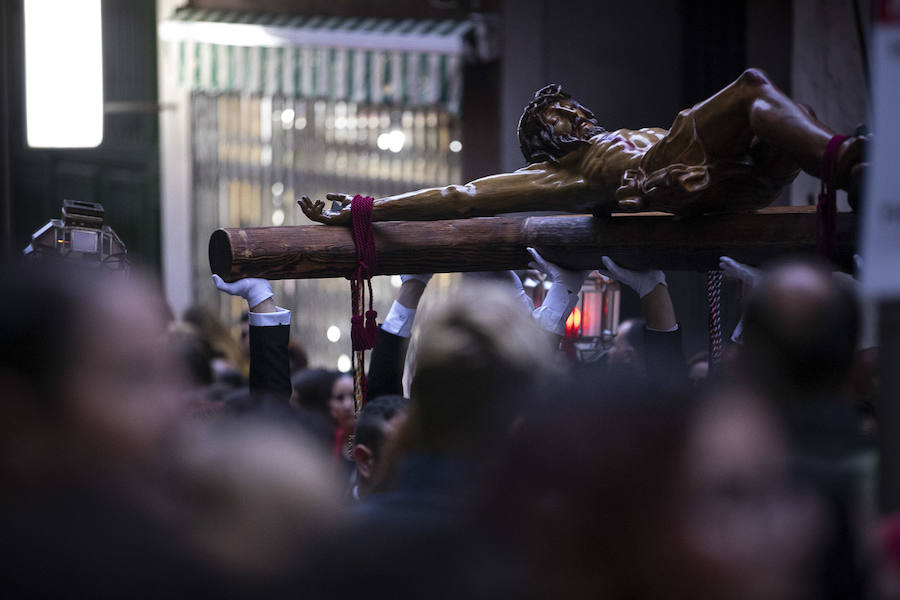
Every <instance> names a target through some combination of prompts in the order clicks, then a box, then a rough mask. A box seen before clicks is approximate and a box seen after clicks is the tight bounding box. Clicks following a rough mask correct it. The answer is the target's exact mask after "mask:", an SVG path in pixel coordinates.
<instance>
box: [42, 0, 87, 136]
mask: <svg viewBox="0 0 900 600" xmlns="http://www.w3.org/2000/svg"><path fill="white" fill-rule="evenodd" d="M24 15H25V19H24V21H25V123H26V131H27V138H28V145H29V146H31V147H33V148H94V147H96V146H99V145H100V143H101V142H102V141H103V37H102V31H101V25H100V0H25V4H24Z"/></svg>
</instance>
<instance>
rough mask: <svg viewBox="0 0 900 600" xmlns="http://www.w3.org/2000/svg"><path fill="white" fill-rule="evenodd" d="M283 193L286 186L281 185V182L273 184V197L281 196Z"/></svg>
mask: <svg viewBox="0 0 900 600" xmlns="http://www.w3.org/2000/svg"><path fill="white" fill-rule="evenodd" d="M283 193H284V184H283V183H281V182H280V181H276V182H275V183H273V184H272V195H273V196H280V195H281V194H283Z"/></svg>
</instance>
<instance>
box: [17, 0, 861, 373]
mask: <svg viewBox="0 0 900 600" xmlns="http://www.w3.org/2000/svg"><path fill="white" fill-rule="evenodd" d="M25 2H27V0H9V1H6V2H3V3H2V5H0V27H2V32H3V35H2V47H0V52H2V55H0V69H2V71H0V81H2V87H3V93H2V94H0V175H2V177H0V198H2V204H0V222H2V230H0V235H2V247H3V249H4V252H5V253H7V254H12V253H18V252H21V251H22V249H23V248H24V247H25V246H26V245H27V243H28V241H29V238H30V235H31V233H32V232H33V231H34V230H35V229H36V228H37V227H39V226H40V225H41V224H42V223H44V222H46V221H47V220H48V219H50V218H53V217H55V216H56V215H58V214H59V210H60V206H61V203H62V200H63V199H64V198H69V199H73V200H82V201H87V202H100V203H102V204H103V206H104V208H105V210H106V219H105V222H106V223H107V224H109V225H111V226H112V227H113V228H114V229H115V231H116V232H117V233H118V234H119V236H120V237H121V238H122V240H123V241H124V242H125V244H126V245H127V247H128V249H129V253H130V255H131V258H132V260H135V261H137V262H140V263H143V264H145V265H147V266H148V267H149V268H151V269H153V270H156V271H158V272H159V273H160V276H161V279H162V281H163V283H164V286H165V290H166V294H167V297H168V299H169V302H170V303H171V305H172V307H173V309H174V310H175V312H176V313H180V312H181V311H182V310H183V309H184V308H186V307H187V306H188V305H190V304H192V303H194V302H201V303H203V304H206V305H209V306H214V307H217V309H218V310H219V312H220V314H221V315H222V316H223V317H224V318H225V319H226V320H227V322H229V323H233V322H235V321H236V320H237V318H238V316H239V315H238V311H239V310H240V304H239V303H231V302H230V301H229V299H226V298H223V297H222V296H221V295H220V294H219V293H218V292H217V291H216V290H215V288H214V287H213V286H212V284H211V283H210V281H209V268H208V262H207V257H206V248H207V246H206V244H207V240H208V238H209V235H210V233H211V232H212V231H213V230H214V229H215V228H217V227H224V226H279V225H296V224H303V223H304V222H306V219H305V217H304V216H303V215H302V213H301V212H300V210H299V208H298V207H297V206H296V202H295V200H296V198H297V197H299V196H301V195H309V196H311V197H315V198H322V197H324V194H325V193H326V192H329V191H335V192H346V193H362V194H368V195H372V196H376V197H377V196H381V195H385V194H391V193H397V192H401V191H407V190H411V189H416V188H420V187H427V186H432V185H443V184H447V183H459V182H464V181H467V180H470V179H473V178H475V177H479V176H482V175H486V174H489V173H494V172H498V171H500V170H513V169H516V168H518V167H520V166H522V165H523V159H522V157H521V154H520V153H519V150H518V142H517V139H516V135H515V131H516V122H517V120H518V117H519V114H520V112H521V109H522V107H523V105H524V104H525V103H527V101H528V100H529V99H530V98H531V95H532V94H533V93H534V91H535V90H536V89H538V88H540V87H541V86H542V85H544V84H546V83H548V82H551V81H555V82H559V83H562V84H563V85H564V86H565V87H566V89H568V90H569V91H570V92H572V93H573V94H574V95H575V96H576V97H578V98H579V99H581V101H582V102H584V103H585V104H586V105H587V106H589V107H590V108H591V109H592V110H593V111H594V112H595V114H596V115H597V117H598V119H599V120H600V122H601V123H602V124H603V125H604V126H605V127H607V128H608V129H616V128H620V127H629V128H637V127H643V126H663V127H666V126H668V125H669V124H670V123H671V121H672V119H673V118H674V117H675V115H676V114H677V112H678V111H679V110H681V109H682V108H685V107H687V106H690V105H691V104H693V103H695V102H697V101H698V100H700V99H703V98H705V97H706V96H708V95H709V94H711V93H713V92H715V91H716V90H718V89H720V88H721V87H723V86H724V85H726V84H727V83H729V82H730V81H732V80H733V79H735V78H736V77H737V75H738V74H739V73H740V72H741V71H742V70H743V69H744V68H745V67H747V66H757V67H762V68H764V69H765V70H767V71H768V72H769V74H770V75H771V77H772V78H773V80H774V81H776V82H777V83H778V85H779V86H780V87H782V88H783V89H784V90H785V91H787V92H788V93H789V94H790V95H792V96H793V97H794V98H796V99H797V100H799V101H801V102H806V103H809V104H811V105H812V106H813V107H814V108H815V109H816V111H817V112H818V114H819V115H820V117H822V118H823V120H824V121H826V122H828V123H830V124H833V125H834V126H835V127H836V128H837V129H838V130H841V131H852V130H853V129H854V128H856V126H857V125H859V124H860V123H862V122H863V121H864V119H865V114H866V107H867V102H868V98H867V92H866V90H867V81H866V75H865V67H864V64H865V63H864V61H865V56H864V52H862V51H861V48H862V47H863V45H862V44H861V42H862V40H864V39H865V37H866V36H867V27H868V23H869V17H870V15H869V11H868V2H865V1H850V2H848V1H846V0H821V1H820V0H735V1H733V2H718V1H715V0H646V1H644V2H620V1H612V0H607V1H596V0H594V1H588V0H557V1H554V2H551V1H550V0H517V1H512V0H482V1H479V0H392V1H390V2H388V1H383V2H372V1H364V0H330V1H325V0H255V1H252V2H251V1H249V0H192V1H189V2H185V1H184V0H102V2H101V5H102V36H103V65H102V66H103V91H104V134H103V141H102V143H101V144H100V145H99V146H98V147H96V148H91V149H37V148H31V147H29V146H28V143H27V140H26V136H25V130H24V123H25V120H24V118H23V114H24V93H23V90H24V66H23V60H22V55H23V47H24V45H23V44H24V33H25V32H24V21H23V7H24V5H25ZM48 51H50V52H59V53H64V52H66V48H65V47H54V48H51V49H48ZM65 102H66V93H65V90H59V103H60V105H62V104H63V103H65ZM816 193H817V182H815V181H813V180H811V179H810V178H807V177H805V176H801V178H799V179H798V181H797V182H796V183H795V184H794V186H793V187H792V188H791V189H790V190H789V191H788V192H787V193H786V194H785V195H784V197H783V198H782V200H781V202H782V203H791V204H808V203H810V202H811V201H812V198H814V197H815V194H816ZM669 281H670V290H671V292H672V295H673V299H674V302H675V304H676V307H677V309H678V314H679V318H680V320H681V322H682V325H683V328H684V330H685V345H686V352H687V354H688V355H690V354H693V353H694V352H695V351H697V350H700V349H702V348H704V347H705V344H706V305H705V298H704V295H703V275H702V274H699V273H698V274H695V273H677V274H670V276H669ZM275 288H276V294H277V298H278V299H279V301H280V302H281V303H282V304H285V305H286V306H288V307H289V308H292V309H293V310H294V321H293V327H294V333H295V335H296V336H297V338H298V339H299V340H300V341H301V342H302V343H303V344H304V345H305V346H306V347H307V349H308V351H309V353H310V358H311V362H312V363H313V364H315V365H322V366H328V367H333V366H335V365H336V361H337V359H338V357H339V356H340V355H341V354H346V353H348V350H349V341H348V338H349V335H348V333H349V314H350V306H349V294H348V286H347V284H346V281H345V280H305V281H283V282H278V283H276V285H275ZM375 294H376V298H377V300H378V303H379V306H377V307H376V308H378V309H379V312H380V313H381V314H382V315H383V314H384V311H386V309H387V306H388V304H389V302H390V300H391V299H392V297H393V290H392V287H391V282H390V278H379V281H377V282H376V292H375ZM735 294H736V290H734V289H732V288H730V287H728V288H726V290H725V301H726V304H725V305H726V306H728V305H731V306H736V304H737V302H736V301H735ZM638 312H639V307H638V301H637V298H635V297H631V296H628V295H623V299H622V318H627V317H630V316H635V315H637V314H638ZM736 312H737V308H735V313H736ZM726 317H728V318H730V319H734V318H735V317H736V314H734V315H726ZM333 325H335V326H337V327H338V329H339V330H340V331H341V332H342V335H341V337H340V339H339V341H337V342H332V341H329V339H328V338H327V337H326V332H327V331H328V329H329V327H331V326H333ZM332 337H334V336H332Z"/></svg>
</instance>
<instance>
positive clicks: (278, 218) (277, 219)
mask: <svg viewBox="0 0 900 600" xmlns="http://www.w3.org/2000/svg"><path fill="white" fill-rule="evenodd" d="M282 223H284V211H283V210H281V209H280V208H276V209H275V210H274V211H272V225H275V226H278V225H281V224H282Z"/></svg>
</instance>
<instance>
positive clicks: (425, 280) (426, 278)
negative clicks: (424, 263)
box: [400, 273, 434, 285]
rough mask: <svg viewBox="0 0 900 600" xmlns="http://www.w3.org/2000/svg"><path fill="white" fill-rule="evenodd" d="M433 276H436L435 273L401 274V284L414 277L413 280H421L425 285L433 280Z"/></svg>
mask: <svg viewBox="0 0 900 600" xmlns="http://www.w3.org/2000/svg"><path fill="white" fill-rule="evenodd" d="M433 276H434V275H433V274H432V273H419V274H416V275H401V276H400V283H401V285H402V284H404V283H406V282H407V281H409V280H411V279H412V280H415V281H421V282H422V283H424V284H425V285H428V282H429V281H431V278H432V277H433Z"/></svg>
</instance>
